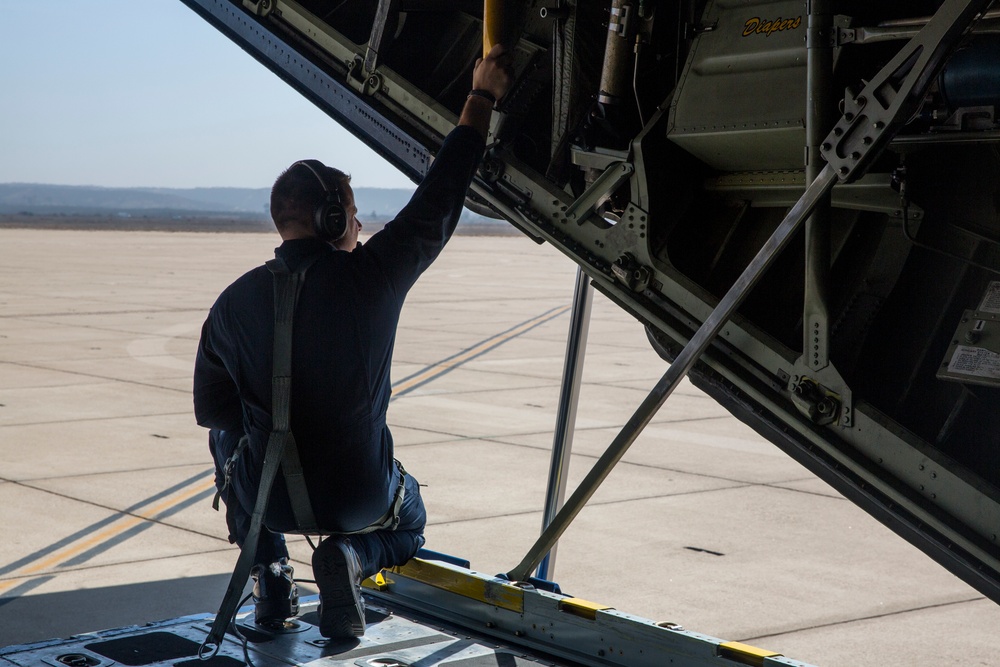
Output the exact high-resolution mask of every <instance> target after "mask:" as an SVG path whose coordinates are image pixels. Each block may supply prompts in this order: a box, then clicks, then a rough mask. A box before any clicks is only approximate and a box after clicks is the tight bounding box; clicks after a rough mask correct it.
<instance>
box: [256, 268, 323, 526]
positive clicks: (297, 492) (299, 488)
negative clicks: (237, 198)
mask: <svg viewBox="0 0 1000 667" xmlns="http://www.w3.org/2000/svg"><path fill="white" fill-rule="evenodd" d="M316 259H317V258H315V257H314V258H312V259H310V260H307V261H306V262H305V263H303V265H302V266H301V267H300V268H299V269H298V270H297V271H296V272H295V273H291V272H289V270H288V266H287V265H286V264H285V262H284V261H282V260H281V259H280V258H275V259H272V260H270V261H269V262H267V268H268V270H270V271H271V273H272V274H273V275H274V360H273V364H274V372H273V374H272V376H271V429H272V430H271V437H272V438H273V437H275V434H279V433H280V434H281V435H282V436H283V437H284V438H285V439H286V440H285V443H286V444H285V447H284V453H283V455H282V459H281V470H282V473H283V474H284V477H285V487H286V488H287V489H288V500H289V503H290V504H291V507H292V515H293V516H294V517H295V525H296V526H297V527H298V529H299V530H302V531H307V532H312V531H315V530H317V528H318V526H317V524H316V515H315V514H314V513H313V509H312V503H311V502H310V501H309V494H308V492H307V491H306V484H305V475H304V473H303V471H302V462H301V461H300V460H299V448H298V445H297V444H296V442H295V436H294V435H293V434H292V430H291V416H290V413H291V403H292V321H293V318H294V317H295V306H296V305H297V304H298V301H299V293H301V291H302V285H303V284H304V283H305V277H306V276H305V273H306V270H308V269H309V267H310V266H312V263H313V262H315V261H316Z"/></svg>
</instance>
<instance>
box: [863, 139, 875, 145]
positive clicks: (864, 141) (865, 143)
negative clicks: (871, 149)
mask: <svg viewBox="0 0 1000 667" xmlns="http://www.w3.org/2000/svg"><path fill="white" fill-rule="evenodd" d="M873 141H874V139H872V138H871V137H865V138H864V139H862V140H861V143H863V144H864V145H865V146H871V145H872V142H873Z"/></svg>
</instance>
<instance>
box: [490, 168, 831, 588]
mask: <svg viewBox="0 0 1000 667" xmlns="http://www.w3.org/2000/svg"><path fill="white" fill-rule="evenodd" d="M836 181H837V173H836V171H834V169H833V167H831V166H829V165H827V166H826V167H824V168H823V170H822V171H821V172H820V173H819V176H817V178H816V180H814V181H813V182H812V184H810V185H809V187H808V188H806V191H805V192H804V193H803V194H802V197H801V198H800V199H799V201H798V202H796V204H795V205H794V206H793V207H792V208H791V210H790V211H789V212H788V215H786V216H785V219H784V220H782V222H781V224H780V225H778V228H777V229H775V230H774V233H773V234H771V237H770V238H769V239H768V240H767V241H766V242H765V243H764V245H763V247H761V249H760V250H759V251H758V252H757V255H756V256H755V257H754V258H753V260H752V261H751V262H750V264H749V265H747V268H746V269H744V270H743V273H742V274H740V277H739V278H737V280H736V282H735V283H734V284H733V286H732V287H731V288H729V291H728V292H726V295H725V296H724V297H722V300H721V301H719V304H718V305H717V306H716V307H715V310H713V311H712V313H711V314H710V315H709V316H708V318H706V320H705V322H704V324H702V325H701V327H700V328H699V329H698V331H697V332H695V334H694V336H692V337H691V340H690V341H689V342H688V344H687V345H685V346H684V349H683V350H681V353H680V354H678V355H677V358H676V359H674V363H673V364H671V365H670V368H668V369H667V372H666V373H664V375H663V377H662V378H660V380H659V382H657V383H656V386H655V387H653V390H652V391H651V392H650V393H649V395H648V396H646V398H645V400H643V402H642V404H641V405H640V406H639V408H638V409H637V410H636V411H635V413H634V414H633V415H632V417H631V418H630V419H629V420H628V422H627V423H626V424H625V426H624V427H623V428H622V430H621V432H619V434H618V436H617V437H616V438H615V439H614V441H613V442H612V443H611V445H610V446H609V447H608V449H607V451H605V452H604V454H602V455H601V458H600V459H598V461H597V463H595V464H594V467H593V468H591V470H590V472H589V473H587V476H586V477H585V478H584V479H583V481H582V482H580V486H578V487H577V489H576V491H574V492H573V495H572V496H570V498H569V500H567V501H566V504H565V505H564V506H563V508H562V509H561V510H559V513H558V514H557V515H556V517H555V519H554V520H553V521H552V523H551V524H549V526H548V527H547V528H546V529H545V531H543V532H542V534H541V536H540V537H539V538H538V540H536V541H535V544H534V545H532V547H531V549H530V550H529V551H528V553H527V554H526V555H525V556H524V559H523V560H522V561H521V562H520V563H519V564H518V565H517V567H515V568H514V569H513V570H511V571H510V572H508V573H507V575H506V576H507V578H508V579H510V580H512V581H523V580H524V579H526V578H527V577H528V576H529V573H530V572H531V570H532V569H533V568H534V567H535V566H536V565H538V563H539V561H541V559H542V556H544V555H545V554H546V553H548V551H549V550H550V549H552V546H553V545H554V544H555V543H556V542H557V541H558V539H559V537H560V536H562V534H563V533H564V532H566V529H567V528H568V527H569V524H570V523H571V522H572V521H573V519H574V518H576V515H577V514H579V513H580V510H581V509H583V506H584V505H585V504H586V503H587V501H588V500H590V498H591V496H593V495H594V492H595V491H597V488H598V487H599V486H600V485H601V483H602V482H603V481H604V480H605V478H606V477H607V476H608V474H609V473H610V472H611V469H612V468H614V467H615V464H617V463H618V461H620V460H621V458H622V456H624V455H625V452H626V451H628V448H629V447H630V446H631V445H632V443H633V442H635V439H636V438H637V437H638V435H639V433H640V432H641V431H642V429H643V428H645V427H646V424H648V423H649V422H650V420H651V419H652V418H653V415H655V414H656V411H657V410H659V409H660V406H661V405H663V403H664V402H665V401H666V400H667V398H668V397H669V396H670V394H671V393H673V391H674V389H676V388H677V385H678V384H680V381H681V380H682V379H683V378H684V376H685V375H687V372H688V371H689V370H690V369H691V366H693V365H694V362H695V361H696V360H697V359H698V357H699V356H701V353H702V352H704V351H705V348H707V347H708V345H709V343H711V342H712V339H713V338H714V337H715V335H716V334H717V333H718V332H719V330H720V329H722V326H723V325H724V324H725V323H726V321H727V320H728V319H729V318H730V317H731V316H732V314H733V312H734V311H735V310H736V308H737V306H739V305H740V303H742V301H743V299H744V298H745V297H746V295H747V294H749V292H750V290H751V289H752V288H753V286H754V285H755V284H756V283H757V281H758V280H759V279H760V277H761V276H762V275H763V274H764V271H765V270H766V269H767V267H768V266H769V265H770V264H771V262H772V261H773V260H774V258H775V257H777V255H778V253H779V252H781V249H782V248H784V247H785V245H786V244H787V243H788V241H789V239H790V238H791V237H792V234H793V233H794V232H795V231H796V230H797V229H798V228H799V225H800V224H801V223H802V221H803V220H805V219H806V217H808V216H809V214H810V213H812V210H813V209H814V208H815V207H816V204H817V203H818V202H819V200H820V199H822V198H823V197H824V196H826V195H827V194H828V193H829V192H830V189H831V188H833V185H834V183H835V182H836Z"/></svg>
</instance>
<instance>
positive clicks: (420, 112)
mask: <svg viewBox="0 0 1000 667" xmlns="http://www.w3.org/2000/svg"><path fill="white" fill-rule="evenodd" d="M184 1H185V4H187V5H188V6H190V7H191V8H192V9H194V10H195V11H196V12H198V13H199V14H200V15H201V16H202V17H203V18H205V19H206V20H207V21H209V22H210V23H211V24H212V25H214V26H215V27H216V28H218V29H219V30H220V31H221V32H223V33H224V34H225V35H226V36H228V37H229V38H231V39H233V40H234V41H235V42H237V43H238V44H239V45H240V46H242V47H243V48H244V49H245V50H247V52H248V53H250V54H251V55H253V56H254V57H255V58H257V59H258V60H259V61H260V62H262V63H263V64H264V65H266V66H267V67H269V68H270V69H271V70H272V71H274V72H275V73H276V74H277V75H278V76H280V77H281V78H282V79H284V80H285V81H286V82H287V83H288V84H289V85H291V86H293V87H294V88H295V89H297V90H299V91H300V92H301V93H302V94H303V95H305V96H306V97H307V98H308V99H310V100H311V101H313V102H314V103H315V104H316V105H317V106H319V107H320V108H321V109H323V110H324V111H325V112H327V113H328V114H329V115H330V116H331V117H332V118H334V119H336V120H337V121H338V122H340V123H342V124H343V125H344V126H345V127H347V128H348V129H349V130H351V131H352V132H353V133H355V134H356V135H357V136H359V137H360V138H361V139H363V140H364V141H366V142H367V143H368V144H369V145H371V146H372V147H373V148H375V149H376V150H377V151H379V152H380V153H381V154H383V155H384V156H385V157H386V158H387V159H389V160H390V161H391V162H393V163H394V164H395V165H397V166H398V167H399V168H400V169H401V170H403V171H404V172H405V173H407V174H409V175H410V176H412V177H413V178H418V177H419V176H420V175H421V174H422V173H423V172H424V171H425V170H426V168H427V164H428V162H429V160H430V159H431V156H432V155H433V153H434V151H435V150H436V149H437V147H438V146H439V145H440V141H441V140H442V137H443V136H444V135H445V134H447V132H448V131H449V130H450V129H451V128H452V127H454V125H455V123H456V118H457V112H458V110H459V109H460V108H461V105H462V104H463V102H464V100H465V96H466V93H467V88H468V82H469V81H470V79H469V76H470V71H471V66H472V62H473V59H474V58H475V56H476V55H477V54H479V53H480V52H481V51H482V50H483V47H484V43H485V45H486V46H489V45H490V44H492V43H494V42H505V43H507V44H508V45H510V47H511V49H512V53H513V57H514V63H515V69H516V70H517V72H516V73H517V82H516V83H515V86H514V88H513V89H512V91H511V93H509V94H508V95H507V99H505V100H502V101H501V104H500V106H499V107H498V108H497V109H496V110H495V112H494V116H493V124H492V132H491V137H490V139H489V142H488V143H489V144H490V149H489V151H488V154H487V156H486V159H485V160H484V163H483V166H482V168H481V169H480V174H479V176H478V178H477V179H476V180H475V181H474V183H473V186H472V188H471V192H470V205H471V206H474V207H476V208H477V209H478V210H481V211H483V212H485V213H488V214H490V215H493V216H496V217H502V218H505V219H507V220H508V221H509V222H511V223H512V224H513V225H515V226H516V227H518V228H519V229H521V230H522V231H524V233H525V234H526V235H528V236H529V237H531V238H533V239H535V240H536V241H538V242H545V243H548V244H551V245H552V246H554V247H556V248H558V249H559V250H560V251H561V252H563V253H564V254H565V255H567V256H568V257H569V258H570V259H571V260H573V261H574V262H576V263H577V264H578V265H579V267H580V274H579V275H580V284H579V289H578V295H582V294H584V293H585V291H586V289H588V284H590V285H593V286H594V287H596V288H597V289H598V290H600V291H601V292H603V293H604V294H606V295H607V296H608V297H609V298H610V299H612V300H613V301H614V302H615V303H617V304H618V305H619V306H620V307H621V308H623V309H624V310H625V311H627V312H629V313H631V314H632V315H633V316H634V317H635V318H636V319H637V320H638V321H639V322H640V323H641V324H642V325H644V326H645V327H646V329H647V331H648V334H649V339H650V343H651V344H652V345H653V347H654V348H655V349H656V350H657V351H658V352H659V353H660V354H661V356H662V357H663V358H664V359H667V360H670V361H671V362H672V363H671V364H670V365H669V366H667V364H664V369H665V371H666V372H665V373H664V375H663V377H662V378H661V380H660V381H659V382H658V383H657V384H656V386H654V388H653V389H652V390H651V391H650V393H649V394H648V396H647V397H646V398H645V399H644V400H643V401H642V402H641V403H640V404H639V405H638V406H636V409H635V412H634V413H633V415H632V417H631V418H630V419H629V420H628V421H627V422H626V423H625V426H624V427H623V429H622V430H621V431H620V432H619V434H618V435H617V436H616V437H615V438H614V439H613V440H611V442H610V444H609V445H608V447H607V449H606V450H605V453H604V454H603V455H602V456H601V458H600V459H599V460H598V462H597V463H596V464H595V466H594V468H593V469H592V470H591V473H589V474H588V475H587V476H586V478H585V480H584V481H583V482H582V483H581V485H580V487H578V488H577V490H576V491H574V493H573V494H572V495H571V496H570V497H569V498H568V499H567V501H566V505H565V506H564V507H563V508H562V509H560V510H559V513H558V515H555V516H553V517H552V522H551V524H550V525H549V527H548V528H547V529H546V531H545V534H544V535H543V536H542V537H541V538H539V540H538V541H537V542H536V544H535V545H534V546H533V547H532V548H531V549H530V550H529V552H528V554H527V555H526V556H525V557H524V559H523V560H522V562H521V563H519V564H518V565H517V566H516V567H514V568H513V569H512V570H511V571H510V572H508V573H507V574H508V575H509V576H510V578H511V579H515V580H517V579H523V578H525V577H526V576H527V575H528V574H529V573H530V572H531V571H533V569H534V567H535V566H536V565H538V564H539V563H540V562H541V561H542V559H543V558H544V555H545V553H546V552H547V551H548V549H549V548H550V547H551V546H553V545H554V544H555V542H556V540H557V539H558V537H559V535H560V534H561V533H562V532H563V531H565V529H566V527H567V526H568V525H569V522H571V521H572V519H573V517H574V516H575V515H576V513H577V512H579V509H580V508H581V507H582V506H583V504H584V503H585V502H586V501H587V499H588V498H589V497H590V495H592V494H593V493H594V491H595V490H596V488H597V487H598V486H599V485H600V483H601V482H602V481H603V479H604V478H605V477H606V476H607V474H608V472H609V471H610V470H611V468H612V467H613V466H614V465H615V463H616V462H617V461H618V460H620V459H621V457H622V455H623V454H624V452H625V451H627V449H628V448H629V446H630V445H631V443H632V442H633V441H634V440H635V438H636V437H637V436H638V434H639V433H640V432H641V431H642V429H643V427H644V426H645V425H646V424H647V423H648V422H649V420H650V419H651V418H652V416H653V415H655V413H656V411H657V410H658V409H659V407H660V406H661V405H662V404H663V402H664V401H666V400H667V398H668V397H669V395H670V394H671V393H672V391H673V389H674V388H675V387H676V386H677V384H678V382H679V380H680V379H681V378H683V377H684V376H685V375H686V374H687V373H689V372H690V374H691V377H692V379H693V381H694V382H695V383H696V384H697V385H698V386H699V387H701V388H702V389H703V390H704V391H706V392H707V393H708V394H709V395H711V396H713V397H714V398H715V399H716V400H718V401H719V402H720V404H722V405H723V406H725V408H726V409H727V410H729V411H730V412H732V413H733V414H734V415H736V416H737V417H738V418H740V419H741V420H743V421H745V422H746V423H747V424H749V425H750V426H751V427H752V428H754V429H755V430H756V431H758V432H759V433H760V434H762V435H763V436H764V437H766V438H767V439H769V440H771V441H772V442H774V443H775V444H776V445H777V446H778V447H780V448H782V449H783V450H784V451H785V452H786V453H787V454H788V455H789V456H791V457H793V458H794V459H795V460H797V461H799V462H800V463H802V464H803V465H804V466H806V467H807V468H809V469H810V470H811V471H812V472H814V473H815V474H816V475H818V476H819V477H821V478H822V479H824V480H825V481H826V482H827V483H829V484H830V485H831V486H833V487H834V488H836V489H837V490H838V491H839V492H840V493H842V494H844V495H845V496H846V497H848V498H849V499H850V500H852V501H853V502H855V503H857V504H858V505H859V506H860V507H862V508H863V509H865V511H867V512H869V513H870V514H871V515H872V516H874V517H876V518H877V519H878V520H879V521H881V522H883V523H884V524H885V525H886V526H888V527H889V528H891V529H892V530H893V531H895V532H896V533H898V534H899V535H900V536H901V537H903V538H904V539H906V540H908V541H910V542H911V543H912V544H914V545H915V546H917V547H918V548H920V549H921V550H923V551H924V552H925V553H927V554H928V555H930V556H931V557H932V558H934V559H935V560H937V561H938V562H939V563H940V564H941V565H942V566H943V567H945V568H947V569H948V570H949V571H951V572H953V573H954V574H955V575H957V576H959V577H961V578H962V579H963V580H965V581H966V582H968V583H969V584H970V585H972V586H973V587H975V588H977V589H978V590H980V591H981V592H982V593H983V594H984V595H986V596H987V597H989V598H990V599H992V600H993V601H994V602H1000V535H998V533H1000V531H998V526H1000V410H997V409H996V406H997V405H998V404H1000V346H998V345H997V340H1000V273H998V271H1000V261H998V260H1000V227H998V220H1000V215H998V212H997V207H998V204H997V202H1000V197H998V196H997V186H996V183H997V178H996V175H997V174H998V173H1000V160H998V157H997V156H998V152H997V150H996V147H997V146H998V145H1000V120H997V119H998V118H1000V117H998V116H995V115H994V112H995V111H996V108H997V105H1000V72H998V71H997V69H998V67H1000V66H998V65H997V63H998V62H1000V60H998V59H997V58H995V57H994V54H996V53H1000V51H998V49H1000V42H998V41H997V39H996V38H995V37H994V33H995V32H996V29H997V27H998V25H1000V13H998V12H996V11H993V10H991V9H990V7H991V5H992V3H991V2H990V0H945V1H944V2H925V3H919V6H918V5H915V4H914V3H912V2H908V1H902V0H900V1H897V2H886V3H878V6H877V7H875V6H871V3H861V2H853V1H848V0H844V1H842V2H837V1H835V0H828V1H820V0H815V1H813V2H808V3H803V2H799V1H793V0H772V1H762V2H759V3H753V4H752V5H750V7H749V8H748V7H744V6H743V4H741V3H731V2H723V1H721V0H709V1H707V2H705V1H695V0H691V1H686V2H680V3H662V2H629V1H626V0H614V1H613V2H605V3H573V2H566V3H562V4H558V3H557V4H554V5H552V4H545V3H539V2H507V3H502V2H489V1H487V2H485V3H478V2H466V1H457V0H456V1H454V2H449V1H440V2H437V1H436V2H407V1H404V0H380V2H377V3H375V2H369V1H367V0H345V1H343V2H338V3H332V4H331V3H327V2H323V1H320V0H303V1H302V2H295V1H293V0H239V1H237V0H184ZM767 17H771V18H767ZM206 66H209V64H206ZM845 89H846V90H847V93H848V94H847V97H846V99H845V97H844V91H845ZM584 299H585V297H582V296H581V297H580V298H579V300H578V302H577V304H578V306H579V308H578V311H580V312H582V310H583V303H584ZM581 328H582V327H581ZM581 328H578V329H577V331H576V333H575V334H571V339H572V338H574V337H575V338H576V340H577V341H578V340H580V336H581V334H580V329H581ZM570 345H571V347H572V346H573V345H574V340H571V341H570ZM567 384H568V385H569V386H571V385H572V377H571V376H570V377H568V382H567ZM570 393H571V392H570ZM558 430H559V429H558V428H557V431H558Z"/></svg>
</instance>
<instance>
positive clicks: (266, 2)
mask: <svg viewBox="0 0 1000 667" xmlns="http://www.w3.org/2000/svg"><path fill="white" fill-rule="evenodd" d="M243 9H246V10H247V11H250V12H253V13H254V14H256V15H257V16H259V17H261V18H264V17H265V16H267V15H268V14H270V13H271V12H272V11H273V10H274V1H273V0H243Z"/></svg>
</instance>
